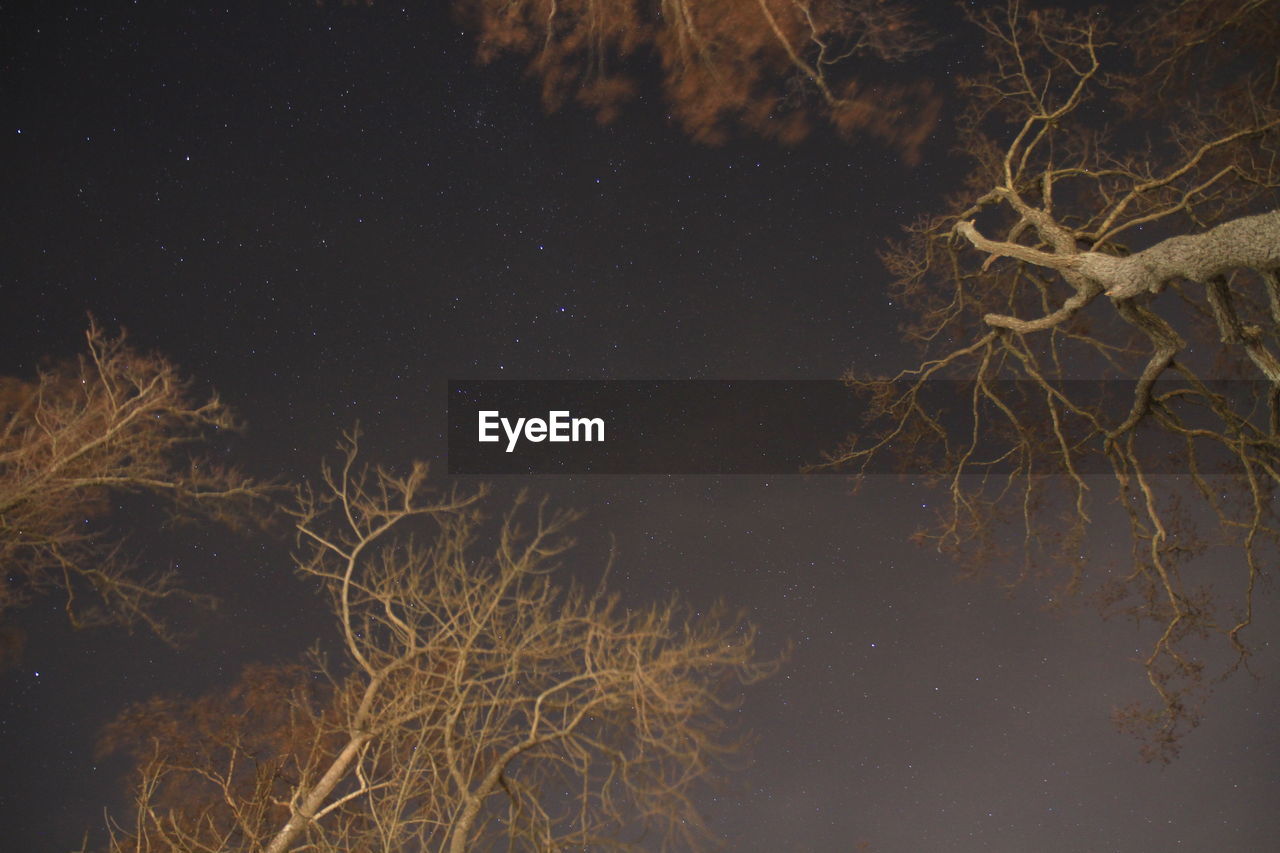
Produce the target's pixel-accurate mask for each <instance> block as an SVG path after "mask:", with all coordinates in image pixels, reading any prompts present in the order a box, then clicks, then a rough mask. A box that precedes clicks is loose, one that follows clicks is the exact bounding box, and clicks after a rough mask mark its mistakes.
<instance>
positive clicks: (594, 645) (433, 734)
mask: <svg viewBox="0 0 1280 853" xmlns="http://www.w3.org/2000/svg"><path fill="white" fill-rule="evenodd" d="M426 474H427V471H426V468H425V466H422V465H415V466H414V467H413V468H412V469H411V470H410V471H409V473H407V474H404V475H398V474H395V473H393V472H390V471H387V470H384V469H376V470H371V469H367V468H364V467H361V466H360V465H359V464H358V462H357V458H356V443H355V437H354V436H351V437H350V441H349V443H348V444H347V445H346V446H345V453H344V458H343V460H342V464H341V465H340V467H338V468H337V469H328V468H326V469H325V471H324V476H323V484H324V485H323V487H322V488H321V489H319V490H318V491H312V490H310V489H306V488H304V489H302V490H300V491H299V493H298V499H297V502H296V505H295V507H294V514H295V517H296V519H297V529H298V533H299V546H300V552H299V556H298V557H297V567H298V570H299V572H301V574H302V575H303V576H304V577H306V578H310V579H312V580H314V581H315V582H317V583H318V584H319V585H320V587H321V588H322V589H323V590H324V592H325V594H326V595H327V597H328V599H329V601H330V603H331V606H332V610H333V614H334V617H335V619H336V626H337V629H338V633H339V634H340V636H341V643H340V645H341V649H342V653H341V656H340V660H339V661H338V662H336V663H330V662H328V661H327V660H326V659H325V658H324V657H323V656H322V655H320V654H319V653H315V654H313V655H312V657H311V659H310V661H309V662H308V663H307V664H306V665H305V666H298V667H289V668H283V669H263V668H251V669H250V670H248V671H246V673H245V676H244V677H243V678H242V680H241V681H240V683H239V684H238V685H236V686H235V687H234V688H233V689H232V690H231V691H230V692H229V693H226V694H222V695H215V696H211V697H206V698H204V699H200V700H196V701H185V702H179V701H162V700H155V701H153V702H150V703H147V704H144V705H142V706H139V707H137V708H134V709H132V710H131V711H129V712H127V713H126V714H125V715H124V716H123V717H122V718H121V719H120V720H119V721H118V722H117V723H116V724H115V725H114V726H113V727H112V728H111V730H110V731H109V732H108V735H107V737H106V739H105V741H104V744H105V746H106V747H108V748H125V749H128V750H129V751H130V752H131V753H132V755H133V756H134V759H135V761H136V764H137V768H138V776H139V781H138V787H137V794H136V797H137V801H136V810H135V812H134V820H133V821H132V823H130V824H129V825H128V826H127V827H126V826H122V825H116V826H115V827H114V832H113V841H112V845H111V849H112V850H113V851H131V853H135V851H160V850H166V851H167V850H183V851H203V850H208V851H215V850H216V851H233V850H244V851H250V850H252V851H257V850H265V851H270V853H280V851H286V850H320V851H326V850H328V851H337V850H388V851H389V850H407V849H421V850H426V849H433V850H434V849H439V850H449V851H452V853H461V851H464V850H470V849H484V850H487V849H496V848H497V847H499V846H507V845H515V846H519V847H528V848H537V849H563V848H566V847H587V846H590V847H612V846H617V847H624V846H627V845H628V843H630V842H634V841H636V840H637V839H639V838H640V837H642V836H644V837H645V838H646V842H645V843H646V845H650V844H658V845H660V846H661V847H662V849H690V848H692V847H695V846H697V845H698V843H699V841H700V840H702V839H703V838H704V836H705V834H706V833H705V828H704V827H703V826H702V824H701V822H700V821H699V819H698V816H697V812H696V809H695V808H694V806H693V801H692V798H691V793H692V792H693V791H694V789H695V786H697V785H698V784H699V783H701V782H703V781H705V780H706V779H708V778H709V777H710V776H712V775H713V771H714V770H715V768H716V764H717V759H718V757H720V756H721V755H723V754H724V753H725V752H728V751H732V750H733V749H735V748H736V744H737V742H736V741H735V740H733V739H732V738H729V737H728V736H727V732H726V729H725V722H724V712H725V711H726V710H727V709H728V708H729V707H731V706H732V704H733V702H734V697H735V693H736V687H735V685H738V684H741V683H743V682H749V681H753V680H755V679H757V678H760V677H763V676H764V675H767V674H768V673H769V672H770V671H771V670H772V669H773V665H772V664H770V663H766V662H762V661H760V660H759V659H758V657H757V654H756V652H755V632H754V630H753V629H752V628H751V626H749V625H747V624H746V623H744V622H743V621H742V619H741V617H739V616H735V615H734V614H732V613H729V612H727V611H725V610H724V609H722V608H717V609H713V610H712V611H710V612H701V613H697V612H694V611H692V610H691V609H690V608H688V607H686V606H683V605H680V604H679V603H678V602H676V601H674V600H673V601H670V602H668V603H666V604H662V605H657V606H649V607H638V608H637V607H629V606H626V605H624V603H623V602H622V601H621V600H620V599H619V598H618V597H617V596H616V595H612V594H609V593H608V592H607V591H606V590H605V589H604V588H603V586H597V587H595V588H591V589H588V588H583V587H580V586H575V585H564V584H558V583H556V582H554V581H553V579H552V577H551V575H552V572H553V571H554V570H555V568H556V564H557V562H558V561H559V559H560V558H561V557H562V556H563V555H565V554H566V553H567V552H568V551H569V549H570V548H571V547H572V545H573V542H572V540H571V539H569V538H568V536H567V533H566V531H567V528H568V526H569V525H570V523H572V522H573V521H574V520H575V518H576V515H575V514H573V513H568V512H555V511H551V510H549V509H548V508H547V507H546V506H545V504H537V505H530V504H529V502H528V501H527V499H525V498H524V497H523V496H521V497H519V498H517V499H516V501H515V504H514V505H513V506H512V507H511V509H510V510H508V511H507V513H506V514H504V515H503V517H502V518H501V519H500V520H488V519H486V518H485V517H484V516H483V514H482V507H483V504H484V500H485V497H486V495H485V490H483V489H480V490H476V491H471V492H463V491H458V490H452V491H435V490H433V489H431V488H430V487H429V486H428V483H427V477H426ZM488 540H492V546H491V547H487V548H485V549H484V550H483V552H482V551H481V550H480V549H479V548H478V547H477V545H478V543H479V542H481V541H488ZM602 583H603V582H602Z"/></svg>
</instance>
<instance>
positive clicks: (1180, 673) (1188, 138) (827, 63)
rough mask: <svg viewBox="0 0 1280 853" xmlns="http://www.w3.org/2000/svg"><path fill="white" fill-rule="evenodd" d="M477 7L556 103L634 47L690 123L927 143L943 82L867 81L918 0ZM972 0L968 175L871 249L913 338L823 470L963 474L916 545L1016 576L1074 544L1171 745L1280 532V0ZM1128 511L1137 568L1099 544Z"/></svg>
mask: <svg viewBox="0 0 1280 853" xmlns="http://www.w3.org/2000/svg"><path fill="white" fill-rule="evenodd" d="M460 8H461V9H462V10H463V14H464V16H465V17H467V18H468V19H470V20H473V21H475V22H476V24H477V27H478V30H479V38H480V42H481V50H480V52H481V57H482V58H488V57H491V56H493V55H494V54H496V53H501V52H503V51H514V52H517V53H520V54H522V55H525V56H528V57H529V62H530V64H529V69H530V72H531V73H533V74H535V75H536V76H538V77H539V79H541V80H542V82H543V91H544V98H545V99H546V100H547V102H548V103H549V104H550V105H552V106H555V105H557V104H558V103H560V102H561V101H562V100H563V99H564V98H565V97H566V95H567V94H572V95H573V96H574V97H576V98H577V100H579V101H580V102H582V103H584V104H587V105H590V106H594V107H596V108H598V109H601V110H602V111H603V113H604V114H605V115H606V116H609V117H611V116H612V115H613V114H614V112H615V110H616V104H617V103H618V102H619V100H621V96H623V95H628V94H631V93H632V92H633V83H632V82H630V81H627V80H623V79H622V77H621V76H620V73H621V72H618V71H617V69H618V68H619V67H625V64H624V63H622V60H625V59H626V58H627V57H629V56H632V55H633V54H635V53H636V52H637V51H639V50H641V49H647V50H650V51H652V53H653V54H654V55H656V56H657V57H658V60H659V62H660V64H661V67H662V72H663V80H662V91H663V93H664V95H665V97H666V99H667V101H668V103H669V104H670V108H671V111H672V115H673V116H674V117H675V118H676V120H677V121H678V122H679V123H680V124H681V126H682V127H684V128H685V129H686V130H687V131H688V132H689V133H690V134H691V135H692V136H693V137H694V138H696V139H699V140H703V141H721V140H723V139H724V138H725V137H726V134H727V133H729V128H730V127H731V126H732V125H733V124H737V125H739V126H741V127H744V128H746V129H749V130H752V131H758V132H762V133H764V134H766V135H768V136H771V137H775V138H778V139H781V140H783V141H788V142H795V141H797V140H799V139H800V138H802V136H803V135H804V133H805V132H807V131H808V130H809V129H810V127H811V126H812V121H813V119H814V118H815V117H819V116H821V117H825V118H826V119H828V120H829V121H831V122H832V123H834V125H835V126H836V127H837V128H839V129H840V130H841V131H843V132H845V133H859V134H870V135H872V136H874V137H877V138H879V139H881V140H883V141H885V142H887V143H889V144H891V145H894V146H896V147H897V150H899V151H900V152H901V153H902V156H903V158H904V159H905V160H906V161H907V162H915V161H916V160H918V158H919V157H920V156H921V153H922V150H923V146H924V143H925V141H926V139H927V138H928V134H929V133H930V131H931V130H932V129H933V128H934V127H935V123H936V122H935V119H936V117H937V115H938V112H937V110H936V106H937V103H938V102H937V101H936V100H933V98H935V97H936V95H935V94H932V93H938V92H943V91H946V90H945V89H944V83H945V81H934V82H933V83H932V84H930V85H931V86H932V88H925V87H924V86H925V84H922V83H918V82H913V83H911V84H910V87H911V88H903V87H904V86H907V85H908V84H904V83H898V84H896V87H895V86H894V85H888V84H885V83H883V82H881V83H878V84H876V85H873V86H871V87H868V86H866V85H864V83H863V81H864V80H866V79H868V78H869V77H870V79H877V78H876V76H875V75H876V74H877V73H878V72H879V71H880V70H881V69H879V68H878V67H877V63H881V62H893V61H896V60H901V59H903V58H906V57H912V56H916V55H917V54H919V53H921V52H923V51H927V50H928V49H929V48H930V46H931V45H932V44H933V42H934V39H933V38H932V37H931V36H930V35H929V34H928V33H926V32H924V31H922V30H921V29H920V28H919V27H918V26H917V25H915V24H914V23H913V17H912V7H911V6H910V5H909V4H895V3H889V2H875V0H867V2H862V0H856V1H855V2H839V0H757V2H742V3H722V2H716V0H672V2H662V3H658V4H653V5H650V4H634V3H630V2H625V0H624V2H616V3H614V2H604V1H603V0H576V2H550V1H549V0H548V1H547V2H542V0H517V2H503V3H497V2H493V3H491V2H486V0H473V2H469V3H462V4H460ZM966 17H967V23H968V26H969V27H970V30H969V32H970V33H971V34H973V35H974V36H975V37H976V38H977V39H980V40H981V44H982V57H981V59H980V64H979V65H978V66H976V67H972V68H968V69H965V71H964V73H963V76H961V77H958V78H957V79H956V80H955V85H954V89H952V90H950V91H949V92H948V96H949V98H950V99H951V101H952V102H953V103H955V104H956V105H958V106H957V108H956V109H955V110H953V112H954V113H955V122H954V127H953V128H951V129H950V130H948V131H946V133H945V134H944V135H946V136H947V137H948V139H949V141H950V142H951V143H952V144H953V145H954V146H955V152H954V153H953V154H950V155H946V156H948V157H951V158H955V157H960V158H964V160H965V162H967V164H968V170H967V174H966V175H965V177H964V179H963V182H962V183H961V184H960V185H958V186H957V187H956V188H955V190H954V192H953V193H952V194H950V195H948V196H946V197H942V198H939V199H938V202H937V206H936V212H934V213H932V214H930V215H928V216H925V217H923V218H921V219H920V220H919V221H917V222H914V223H910V224H907V223H904V225H907V233H906V236H905V238H903V239H901V240H899V241H896V242H893V243H892V244H890V245H889V246H888V247H887V248H886V250H885V251H884V253H883V258H884V260H885V263H886V265H887V267H888V270H889V272H890V274H891V275H892V277H893V279H894V283H893V292H894V293H895V294H896V297H897V299H898V301H899V302H901V303H903V304H906V305H908V306H911V307H910V318H909V319H908V321H907V322H906V324H905V325H904V327H903V329H902V332H903V334H904V335H905V337H906V338H907V339H908V340H909V341H911V342H913V343H914V344H915V345H916V346H917V347H918V352H919V360H918V362H917V363H916V364H915V365H914V366H912V367H908V368H906V369H904V370H902V371H900V372H892V371H891V372H889V373H888V374H883V373H881V372H878V371H873V370H871V369H868V368H867V367H865V366H855V367H854V368H853V369H852V370H851V371H850V373H849V375H848V376H847V377H846V378H847V380H848V382H849V384H850V385H851V387H852V388H853V389H854V390H855V391H856V392H858V393H862V394H865V395H866V398H867V401H868V416H867V422H866V423H865V424H861V425H856V427H857V435H855V436H853V437H851V439H850V441H849V442H848V444H847V445H846V446H844V447H842V448H839V449H835V450H833V451H832V452H831V453H830V454H829V457H828V464H829V465H830V466H833V467H838V468H842V469H845V470H849V471H851V472H852V473H853V474H855V475H859V474H861V473H862V472H865V471H867V470H869V467H868V466H869V465H870V464H871V463H872V461H873V460H876V459H878V458H881V457H885V456H889V457H892V458H894V459H896V460H898V461H899V463H900V464H901V466H902V468H903V470H907V471H912V472H915V473H916V474H924V475H927V476H928V477H929V478H930V479H931V481H932V482H933V483H935V484H936V485H937V486H938V487H939V488H941V489H942V490H943V491H944V492H945V494H946V496H947V501H946V509H945V510H943V511H942V512H940V513H939V517H938V519H937V524H936V525H935V526H933V527H931V528H929V529H926V530H923V531H921V538H922V541H927V542H929V543H931V544H933V545H935V546H936V547H938V548H939V549H941V550H945V551H950V552H953V553H955V554H956V555H957V556H958V557H959V558H960V559H961V560H962V561H963V563H964V565H965V566H966V567H967V568H968V569H970V570H978V569H981V570H983V571H990V570H992V569H993V568H995V569H999V567H1001V566H1014V567H1015V568H1014V570H1013V572H1012V575H1011V576H1008V577H1007V578H1006V579H1007V580H1008V581H1009V582H1011V583H1017V582H1019V581H1021V580H1023V579H1025V578H1027V577H1030V576H1032V575H1033V574H1036V572H1037V570H1038V569H1042V568H1044V567H1046V566H1048V565H1058V566H1060V567H1061V566H1063V565H1065V566H1066V567H1067V568H1066V570H1065V574H1063V575H1060V576H1059V579H1060V583H1059V584H1058V586H1057V597H1058V598H1059V599H1065V598H1068V597H1070V596H1072V595H1074V594H1077V593H1080V592H1081V591H1082V590H1088V591H1090V592H1092V593H1093V594H1094V595H1095V596H1096V598H1097V599H1098V600H1099V601H1100V602H1101V603H1102V605H1103V607H1104V609H1105V610H1106V611H1107V612H1109V613H1123V614H1126V615H1128V616H1131V617H1133V618H1136V619H1138V620H1140V621H1146V620H1150V621H1152V622H1154V624H1155V626H1156V632H1155V636H1154V639H1153V641H1152V645H1151V648H1150V650H1149V653H1148V654H1147V656H1146V657H1145V659H1144V662H1143V663H1144V667H1145V669H1146V672H1147V677H1148V679H1149V681H1150V684H1151V686H1152V688H1153V689H1154V691H1155V695H1156V697H1157V700H1158V701H1157V702H1156V705H1155V707H1154V708H1142V707H1139V706H1134V707H1131V708H1128V709H1125V710H1124V711H1123V712H1122V713H1121V715H1120V716H1121V718H1122V722H1124V723H1125V724H1126V725H1133V726H1134V727H1135V728H1136V729H1137V730H1140V731H1141V732H1142V733H1143V734H1144V736H1145V737H1146V739H1147V747H1148V753H1149V754H1150V755H1152V756H1160V757H1166V758H1167V757H1168V756H1169V755H1171V754H1172V753H1173V752H1174V751H1176V745H1177V742H1178V738H1179V736H1180V734H1181V733H1183V732H1184V731H1185V730H1186V729H1187V728H1188V727H1190V726H1192V725H1194V724H1195V723H1196V721H1197V720H1198V710H1197V705H1196V699H1195V697H1198V696H1202V695H1203V692H1204V691H1203V689H1202V688H1203V687H1204V686H1205V684H1206V674H1205V671H1204V668H1205V662H1204V660H1203V658H1202V656H1201V655H1200V654H1199V653H1197V652H1196V651H1193V650H1192V647H1195V646H1196V644H1197V643H1199V642H1200V640H1201V639H1203V638H1205V637H1209V636H1219V637H1222V638H1225V640H1226V642H1227V643H1228V645H1229V646H1230V648H1231V650H1232V653H1233V660H1234V664H1231V665H1228V666H1227V667H1226V669H1227V671H1231V670H1234V669H1236V668H1238V667H1241V666H1247V662H1248V656H1249V646H1248V644H1247V642H1246V640H1245V636H1246V629H1247V627H1248V626H1249V625H1250V623H1251V621H1252V608H1253V594H1254V590H1255V589H1256V588H1257V585H1258V583H1259V582H1260V579H1261V577H1262V576H1263V574H1264V573H1265V571H1266V569H1267V567H1268V566H1271V565H1274V562H1275V559H1276V556H1277V550H1276V545H1277V533H1278V531H1280V526H1278V525H1277V518H1276V514H1275V504H1274V493H1275V488H1276V486H1277V485H1280V359H1278V358H1277V352H1280V349H1278V347H1280V211H1278V210H1277V207H1276V200H1277V199H1276V188H1277V185H1278V184H1280V166H1278V165H1277V164H1280V157H1278V156H1277V154H1278V153H1280V152H1278V151H1277V143H1278V140H1280V60H1277V56H1280V50H1278V49H1277V48H1280V6H1278V5H1277V3H1276V2H1274V0H1232V2H1210V0H1155V2H1149V3H1145V4H1143V5H1142V6H1141V7H1140V8H1138V9H1135V10H1127V9H1125V10H1119V9H1117V10H1115V11H1108V10H1107V9H1104V8H1101V7H1099V8H1094V9H1090V10H1088V11H1080V12H1068V11H1062V10H1055V9H1038V8H1032V7H1031V6H1029V5H1027V4H1024V3H1022V2H1020V0H1010V2H1008V3H1007V4H1004V5H1002V6H998V7H988V8H981V9H973V10H968V11H967V12H966ZM921 76H922V75H921V74H920V72H919V71H917V70H914V69H913V70H912V71H911V72H910V74H909V75H900V77H901V78H902V79H911V78H914V79H916V80H919V79H920V78H921ZM925 92H929V93H931V94H930V95H929V97H925V98H924V100H920V98H921V97H922V95H923V93H925ZM932 156H943V155H942V154H941V152H937V151H933V152H932ZM1222 380H1238V381H1237V382H1236V383H1235V384H1223V382H1222ZM939 388H945V389H946V391H945V392H943V395H942V396H943V397H945V398H946V401H945V402H939V401H938V399H937V393H936V392H937V391H938V389H939ZM1099 474H1102V475H1105V476H1102V477H1099V476H1097V475H1099ZM1169 474H1173V475H1180V476H1174V477H1168V476H1164V475H1169ZM1108 494H1109V495H1110V500H1105V499H1104V500H1100V498H1103V497H1104V495H1108ZM1115 516H1118V517H1119V518H1121V519H1123V521H1124V523H1125V524H1127V526H1128V530H1129V535H1130V539H1131V542H1132V553H1131V559H1130V560H1129V564H1128V566H1127V567H1124V566H1115V567H1112V566H1108V565H1107V564H1106V563H1105V562H1104V561H1101V560H1098V559H1096V558H1094V557H1091V556H1087V554H1088V545H1089V539H1090V535H1091V533H1092V532H1093V531H1095V530H1097V529H1099V524H1100V522H1103V521H1106V520H1108V519H1109V518H1111V517H1115ZM1093 544H1095V545H1096V544H1098V543H1097V542H1094V543H1093ZM1224 545H1225V546H1230V547H1232V548H1234V552H1233V553H1234V555H1235V556H1234V558H1233V559H1234V560H1236V561H1237V562H1238V563H1239V564H1240V567H1241V571H1240V573H1239V577H1238V579H1237V580H1236V581H1235V583H1234V591H1232V592H1227V593H1224V592H1223V591H1222V589H1221V586H1220V585H1219V587H1218V588H1217V589H1216V590H1214V589H1212V583H1211V581H1210V579H1209V578H1208V577H1207V576H1206V574H1205V573H1206V565H1208V566H1210V567H1211V566H1212V565H1213V563H1214V561H1217V560H1220V559H1221V558H1220V557H1219V556H1218V555H1220V554H1222V553H1223V552H1222V551H1221V550H1220V546H1224ZM1207 549H1212V550H1207ZM1104 553H1105V552H1104ZM1206 554H1210V555H1213V557H1214V559H1213V560H1208V561H1206V560H1199V561H1197V560H1196V559H1195V558H1196V557H1198V556H1203V555H1206Z"/></svg>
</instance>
